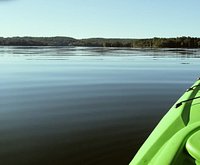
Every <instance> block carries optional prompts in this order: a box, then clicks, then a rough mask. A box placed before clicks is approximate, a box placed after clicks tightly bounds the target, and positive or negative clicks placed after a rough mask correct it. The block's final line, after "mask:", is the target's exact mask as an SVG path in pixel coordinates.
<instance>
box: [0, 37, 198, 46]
mask: <svg viewBox="0 0 200 165" xmlns="http://www.w3.org/2000/svg"><path fill="white" fill-rule="evenodd" d="M0 45H1V46H88V47H132V48H200V38H195V37H177V38H150V39H113V38H88V39H75V38H70V37H8V38H4V37H0Z"/></svg>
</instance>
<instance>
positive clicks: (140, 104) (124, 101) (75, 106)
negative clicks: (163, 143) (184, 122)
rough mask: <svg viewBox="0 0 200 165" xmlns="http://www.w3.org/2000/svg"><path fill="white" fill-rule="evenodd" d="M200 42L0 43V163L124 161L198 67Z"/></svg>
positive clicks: (43, 164) (199, 70)
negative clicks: (189, 45) (172, 45)
mask: <svg viewBox="0 0 200 165" xmlns="http://www.w3.org/2000/svg"><path fill="white" fill-rule="evenodd" d="M199 57H200V51H199V50H191V49H190V50H180V49H178V50H174V49H153V50H150V49H111V48H77V47H0V164H2V165H14V164H16V165H78V164H79V165H93V164H95V165H100V164H103V165H107V164H115V165H117V164H119V165H126V164H128V163H129V162H130V161H131V159H132V158H133V156H134V155H135V153H136V152H137V150H138V149H139V147H140V146H141V144H142V143H143V142H144V140H145V139H146V138H147V137H148V135H149V133H150V132H151V131H152V129H153V128H154V127H155V125H156V124H157V123H158V121H159V120H160V119H161V118H162V116H163V115H164V114H165V113H166V112H167V111H168V110H169V108H170V107H171V106H172V105H173V103H174V102H175V101H176V100H177V99H178V98H179V97H180V96H181V94H182V93H183V92H184V91H185V90H186V88H188V87H189V86H190V85H192V84H193V82H194V81H195V79H196V78H197V77H198V76H199V75H200V67H199V66H200V58H199Z"/></svg>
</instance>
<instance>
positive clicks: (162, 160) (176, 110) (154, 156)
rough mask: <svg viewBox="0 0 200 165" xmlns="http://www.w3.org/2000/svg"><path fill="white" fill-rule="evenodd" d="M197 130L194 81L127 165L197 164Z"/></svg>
mask: <svg viewBox="0 0 200 165" xmlns="http://www.w3.org/2000/svg"><path fill="white" fill-rule="evenodd" d="M199 131H200V80H197V81H196V82H195V84H194V85H193V86H192V87H191V88H189V89H188V90H187V91H186V92H185V93H184V94H183V96H182V97H181V98H180V99H179V100H178V101H177V102H176V103H175V104H174V106H172V108H171V109H170V110H169V112H168V113H167V114H166V115H165V116H164V117H163V119H162V120H161V121H160V122H159V124H158V125H157V126H156V128H155V129H154V131H153V132H152V133H151V135H150V136H149V137H148V139H147V140H146V141H145V143H144V144H143V145H142V147H141V148H140V150H139V151H138V153H137V154H136V156H135V157H134V158H133V160H132V161H131V163H130V165H147V164H153V165H160V164H162V165H169V164H177V165H179V164H187V165H188V164H200V163H199V162H200V132H199ZM198 137H199V138H198ZM194 139H199V141H197V142H196V141H195V140H194ZM198 146H199V147H198Z"/></svg>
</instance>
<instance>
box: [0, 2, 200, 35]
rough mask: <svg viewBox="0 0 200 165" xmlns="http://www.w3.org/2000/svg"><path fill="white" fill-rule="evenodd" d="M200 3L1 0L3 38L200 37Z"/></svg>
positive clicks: (0, 31)
mask: <svg viewBox="0 0 200 165" xmlns="http://www.w3.org/2000/svg"><path fill="white" fill-rule="evenodd" d="M199 18H200V0H0V36H2V37H8V36H70V37H75V38H90V37H107V38H108V37H110V38H149V37H154V36H157V37H176V36H195V37H200V21H199Z"/></svg>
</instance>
